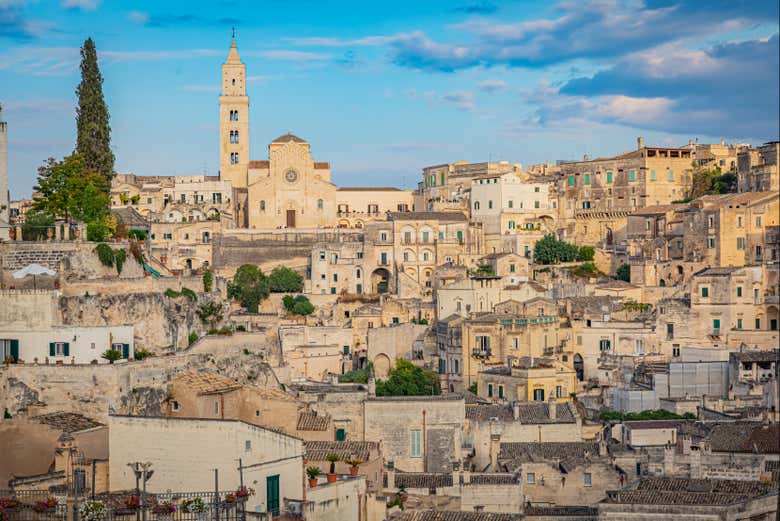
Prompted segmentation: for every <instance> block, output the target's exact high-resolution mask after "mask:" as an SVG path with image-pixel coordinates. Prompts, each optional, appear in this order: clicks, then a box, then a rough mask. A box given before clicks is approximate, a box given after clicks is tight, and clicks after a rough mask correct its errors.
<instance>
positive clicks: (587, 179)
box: [585, 174, 590, 185]
mask: <svg viewBox="0 0 780 521" xmlns="http://www.w3.org/2000/svg"><path fill="white" fill-rule="evenodd" d="M585 184H586V185H589V184H590V174H585Z"/></svg>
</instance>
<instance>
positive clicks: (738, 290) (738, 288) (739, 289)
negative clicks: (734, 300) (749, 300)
mask: <svg viewBox="0 0 780 521" xmlns="http://www.w3.org/2000/svg"><path fill="white" fill-rule="evenodd" d="M737 296H738V297H741V296H742V286H737Z"/></svg>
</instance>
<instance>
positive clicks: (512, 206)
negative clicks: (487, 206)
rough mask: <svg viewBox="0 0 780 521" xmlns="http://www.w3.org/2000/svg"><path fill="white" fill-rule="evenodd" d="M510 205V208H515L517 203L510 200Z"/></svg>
mask: <svg viewBox="0 0 780 521" xmlns="http://www.w3.org/2000/svg"><path fill="white" fill-rule="evenodd" d="M508 205H509V208H514V207H515V202H514V201H513V200H511V199H510V200H509V203H508Z"/></svg>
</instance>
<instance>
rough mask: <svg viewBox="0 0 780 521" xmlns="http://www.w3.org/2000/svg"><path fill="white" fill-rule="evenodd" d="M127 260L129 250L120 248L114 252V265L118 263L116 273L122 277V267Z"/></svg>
mask: <svg viewBox="0 0 780 521" xmlns="http://www.w3.org/2000/svg"><path fill="white" fill-rule="evenodd" d="M125 260H127V250H124V249H121V248H120V249H118V250H115V251H114V263H116V272H117V273H118V274H120V275H121V274H122V266H124V265H125Z"/></svg>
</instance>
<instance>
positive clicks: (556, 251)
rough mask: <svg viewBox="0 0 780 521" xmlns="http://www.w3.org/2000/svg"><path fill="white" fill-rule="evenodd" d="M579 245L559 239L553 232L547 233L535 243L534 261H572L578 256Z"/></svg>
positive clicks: (548, 262)
mask: <svg viewBox="0 0 780 521" xmlns="http://www.w3.org/2000/svg"><path fill="white" fill-rule="evenodd" d="M577 253H578V251H577V247H576V246H574V245H572V244H569V243H568V242H565V241H561V240H558V238H557V237H555V235H553V234H548V235H545V236H544V238H543V239H541V240H539V241H536V244H535V245H534V262H536V263H539V264H558V263H559V262H571V261H573V260H575V259H576V258H577Z"/></svg>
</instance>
